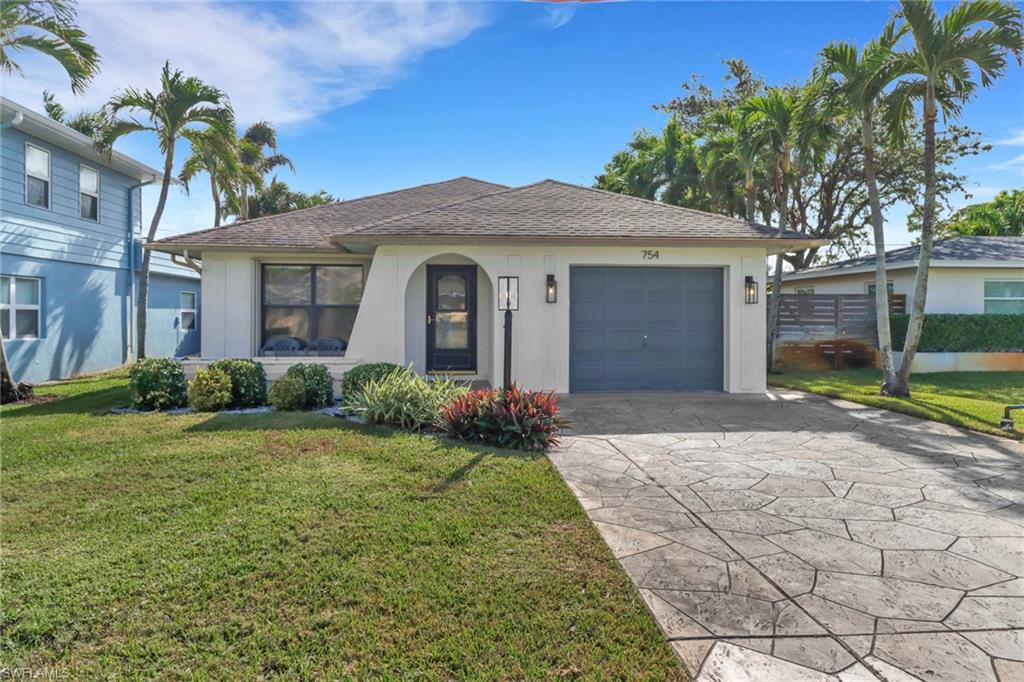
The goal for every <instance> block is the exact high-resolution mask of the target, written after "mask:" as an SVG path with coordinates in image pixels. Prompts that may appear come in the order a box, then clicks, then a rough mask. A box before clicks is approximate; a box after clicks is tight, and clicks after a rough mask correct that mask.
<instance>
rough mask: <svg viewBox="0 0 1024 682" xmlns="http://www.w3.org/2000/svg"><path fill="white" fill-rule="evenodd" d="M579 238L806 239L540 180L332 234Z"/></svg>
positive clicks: (343, 236)
mask: <svg viewBox="0 0 1024 682" xmlns="http://www.w3.org/2000/svg"><path fill="white" fill-rule="evenodd" d="M400 236H402V237H414V238H417V239H425V238H431V237H460V238H469V239H478V238H484V239H488V238H490V239H493V238H523V239H552V238H556V239H557V238H568V239H580V240H589V239H592V240H595V241H596V240H617V239H630V238H642V239H660V238H663V239H773V238H774V239H778V238H796V239H806V238H807V236H806V235H801V234H798V233H795V232H787V233H784V234H783V233H781V232H779V230H775V229H772V228H769V227H765V226H763V225H757V224H754V223H748V222H747V221H745V220H742V219H739V218H731V217H729V216H723V215H717V214H713V213H705V212H703V211H697V210H693V209H689V208H682V207H679V206H671V205H669V204H662V203H659V202H656V201H648V200H646V199H641V198H638V197H632V196H628V195H625V194H616V193H614V192H606V191H604V190H599V189H594V188H592V187H582V186H579V185H571V184H569V183H565V182H559V181H557V180H543V181H541V182H538V183H534V184H532V185H525V186H523V187H513V188H510V189H506V190H502V191H498V192H493V193H490V194H484V195H482V196H479V197H474V198H472V199H466V200H463V201H460V202H456V203H453V204H449V205H446V206H438V207H436V208H431V209H428V210H425V211H420V212H418V213H413V214H409V215H405V216H399V217H395V218H388V219H384V220H379V221H377V222H375V223H373V224H371V225H367V226H365V227H363V228H360V229H358V230H356V231H355V232H350V233H347V234H335V235H334V239H335V241H341V242H343V241H347V240H352V241H357V240H358V241H367V240H370V239H372V238H375V237H382V238H384V237H400Z"/></svg>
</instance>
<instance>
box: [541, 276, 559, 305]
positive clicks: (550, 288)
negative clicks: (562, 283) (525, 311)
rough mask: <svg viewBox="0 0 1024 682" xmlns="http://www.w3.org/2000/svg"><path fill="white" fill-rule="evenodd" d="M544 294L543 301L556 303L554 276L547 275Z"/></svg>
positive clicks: (556, 287)
mask: <svg viewBox="0 0 1024 682" xmlns="http://www.w3.org/2000/svg"><path fill="white" fill-rule="evenodd" d="M544 292H545V293H544V300H545V301H547V302H548V303H556V302H557V301H558V282H556V281H555V276H554V275H548V283H547V287H546V288H545V290H544Z"/></svg>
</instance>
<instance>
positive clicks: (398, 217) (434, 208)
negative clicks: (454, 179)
mask: <svg viewBox="0 0 1024 682" xmlns="http://www.w3.org/2000/svg"><path fill="white" fill-rule="evenodd" d="M543 182H546V181H545V180H541V181H539V182H531V183H530V184H528V185H520V186H518V187H507V186H506V187H505V189H499V190H495V191H494V192H488V193H487V194H480V195H478V196H475V197H467V198H465V199H459V200H457V201H452V202H449V203H447V204H440V205H439V206H431V207H430V208H425V209H423V210H421V211H409V212H408V213H403V214H401V215H396V216H391V217H390V218H385V219H384V220H376V221H374V222H371V223H365V224H363V225H360V226H359V227H357V228H356V229H354V230H349V231H348V232H346V233H345V235H353V234H358V233H360V232H363V231H364V230H369V229H372V228H374V227H380V226H381V225H387V224H388V223H391V222H394V221H396V220H402V219H404V218H410V217H412V216H416V215H424V214H426V213H433V212H434V211H439V210H441V209H445V208H451V207H452V206H458V205H459V204H465V203H469V202H470V201H476V200H477V199H485V198H488V197H493V196H497V195H498V194H508V193H509V192H515V191H516V190H520V189H526V188H527V187H533V186H534V185H539V184H541V183H543ZM345 235H343V236H345Z"/></svg>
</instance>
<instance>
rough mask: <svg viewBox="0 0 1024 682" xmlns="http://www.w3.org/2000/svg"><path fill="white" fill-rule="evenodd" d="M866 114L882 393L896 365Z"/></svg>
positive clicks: (893, 378) (872, 143) (871, 138)
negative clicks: (893, 353) (893, 354)
mask: <svg viewBox="0 0 1024 682" xmlns="http://www.w3.org/2000/svg"><path fill="white" fill-rule="evenodd" d="M871 125H872V121H871V117H870V116H866V117H864V120H863V121H862V122H861V132H862V135H863V138H864V179H865V181H866V182H867V186H868V202H869V203H870V204H871V227H872V228H873V229H874V233H875V319H876V323H877V327H878V352H879V354H880V355H881V356H882V386H881V389H880V393H881V394H882V395H891V391H892V389H893V387H894V386H895V385H896V367H895V364H894V362H893V356H892V331H891V328H890V324H889V285H888V282H889V279H888V277H887V275H886V272H885V229H884V225H883V223H882V202H881V201H880V200H879V198H878V179H877V178H876V177H875V138H874V130H873V129H872V127H871Z"/></svg>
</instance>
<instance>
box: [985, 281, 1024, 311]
mask: <svg viewBox="0 0 1024 682" xmlns="http://www.w3.org/2000/svg"><path fill="white" fill-rule="evenodd" d="M985 312H986V313H997V314H1004V315H1014V314H1016V315H1024V279H1008V280H987V281H986V282H985Z"/></svg>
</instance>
